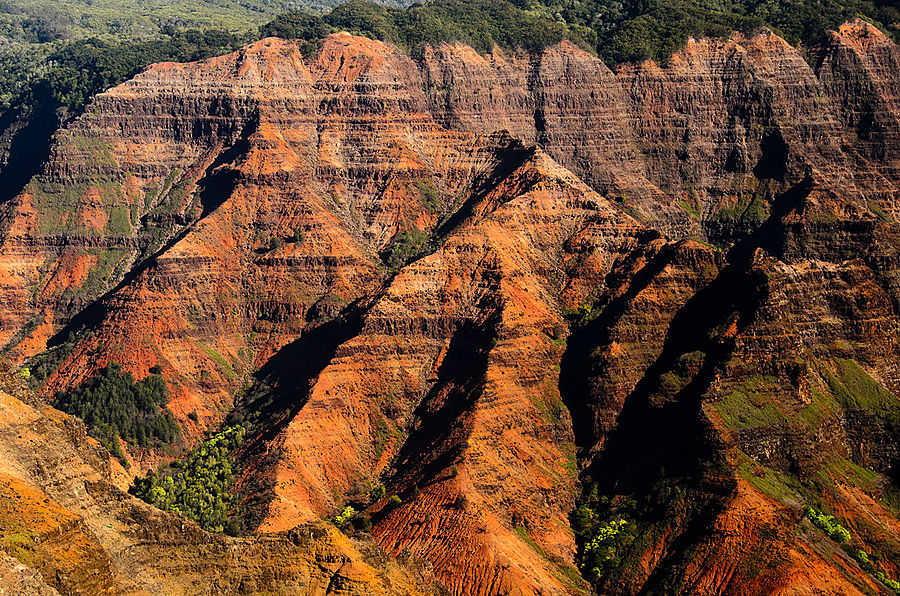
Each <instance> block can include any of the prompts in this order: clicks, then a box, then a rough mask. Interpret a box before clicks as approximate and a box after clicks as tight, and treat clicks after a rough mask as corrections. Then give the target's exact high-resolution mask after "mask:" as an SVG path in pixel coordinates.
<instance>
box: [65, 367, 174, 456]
mask: <svg viewBox="0 0 900 596" xmlns="http://www.w3.org/2000/svg"><path fill="white" fill-rule="evenodd" d="M168 401H169V393H168V389H167V386H166V381H165V380H164V379H163V378H162V376H160V375H157V374H151V375H149V376H147V378H145V379H143V380H141V381H137V382H135V380H134V377H133V376H132V375H131V373H130V372H128V371H126V370H124V369H123V368H122V366H121V365H120V364H117V363H114V362H111V363H110V364H109V365H107V366H106V367H105V368H103V369H101V370H100V371H98V372H97V373H96V374H94V375H93V376H91V377H89V378H88V379H87V380H86V381H85V382H84V383H82V384H81V385H79V386H78V387H76V388H74V389H72V390H70V391H67V392H63V393H60V394H59V395H57V397H56V403H55V404H54V405H55V406H56V407H57V408H59V409H60V410H62V411H63V412H67V413H69V414H72V415H75V416H78V417H79V418H81V419H82V420H84V422H85V423H86V424H87V425H88V429H89V430H90V433H91V435H92V436H94V437H95V438H97V440H99V441H100V443H101V444H102V445H103V446H104V447H106V449H107V450H109V452H110V453H112V454H113V455H116V456H118V457H120V458H122V459H124V455H123V453H122V450H121V448H120V447H119V441H118V439H119V437H121V438H122V439H124V440H126V441H128V442H130V443H134V444H136V445H139V446H141V447H148V446H158V445H160V444H162V443H172V442H173V441H174V440H175V439H176V438H177V437H178V434H179V428H178V423H177V422H175V418H174V417H173V416H172V414H171V412H169V410H168V409H167V408H166V403H167V402H168Z"/></svg>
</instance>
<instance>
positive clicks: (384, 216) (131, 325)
mask: <svg viewBox="0 0 900 596" xmlns="http://www.w3.org/2000/svg"><path fill="white" fill-rule="evenodd" d="M818 50H819V52H820V58H821V60H820V61H819V63H818V66H817V67H815V68H813V67H811V66H810V65H809V64H808V63H807V62H806V60H804V58H803V56H802V55H801V53H800V52H799V51H798V50H797V49H795V48H793V47H791V46H790V45H788V44H787V43H785V42H784V41H783V40H782V39H780V38H778V37H777V36H775V35H772V34H768V33H767V34H760V35H757V36H753V37H742V36H736V37H734V38H733V39H731V40H728V41H721V40H699V41H695V40H692V41H690V42H689V43H688V45H687V47H686V48H684V49H683V50H682V51H680V52H679V53H677V54H676V55H675V56H673V58H672V60H671V63H670V64H669V65H667V66H665V67H661V66H659V65H657V64H653V63H649V62H648V63H645V64H640V65H632V66H623V67H620V68H619V69H617V71H616V72H612V71H611V70H609V69H608V68H607V67H606V66H604V65H603V64H602V63H601V62H600V61H598V60H597V59H596V57H594V56H591V55H590V54H588V53H586V52H584V51H582V50H580V49H578V48H576V47H575V46H573V45H571V44H568V43H564V44H562V45H560V46H557V47H553V48H549V49H547V50H545V51H544V52H543V53H541V54H539V55H536V56H529V55H526V54H515V53H504V52H501V51H499V50H497V51H495V52H494V53H493V54H491V55H486V56H482V55H479V54H477V53H476V52H474V51H473V50H472V49H471V48H468V47H467V46H463V45H452V46H451V45H446V44H445V45H442V46H440V47H436V48H428V49H427V50H426V51H425V52H424V55H423V56H422V57H421V58H420V59H419V60H417V61H414V60H412V59H411V58H409V57H407V56H406V55H404V54H403V53H402V52H400V51H399V50H397V49H396V48H394V47H391V46H388V45H385V44H383V43H381V42H375V41H371V40H367V39H364V38H360V37H353V36H350V35H348V34H336V35H332V36H330V37H329V38H328V39H327V40H326V41H325V44H324V46H323V47H322V48H321V50H320V51H319V53H318V54H317V55H316V56H315V57H314V58H312V59H305V58H304V57H303V56H302V55H301V53H300V51H299V49H298V47H297V45H296V44H295V43H293V42H290V41H284V40H278V39H266V40H262V41H260V42H257V43H255V44H252V45H250V46H247V47H245V48H243V49H242V50H240V51H238V52H236V53H234V54H230V55H228V56H223V57H219V58H214V59H211V60H206V61H203V62H197V63H191V64H158V65H154V66H151V67H149V68H148V69H147V70H145V71H144V72H143V73H141V74H139V75H138V76H137V77H135V78H134V79H133V80H131V81H129V82H127V83H125V84H123V85H121V86H119V87H116V88H114V89H111V90H109V91H107V92H106V93H103V94H101V95H99V96H97V98H96V99H95V100H94V102H93V103H92V104H91V105H90V106H89V108H88V109H87V111H86V112H85V114H84V115H83V116H82V117H80V118H79V119H78V120H76V121H75V122H74V123H73V124H72V125H71V126H70V127H69V128H67V129H66V130H64V131H61V132H60V133H59V135H58V139H57V141H56V144H55V145H54V148H53V151H52V153H51V157H50V159H49V161H48V162H47V164H46V165H45V168H44V170H43V172H42V174H40V175H39V176H37V177H36V178H35V179H34V180H32V181H31V183H30V184H29V185H28V187H27V188H26V189H25V190H24V191H23V192H22V194H21V195H20V196H18V197H17V198H16V199H15V200H14V201H11V202H9V203H8V204H5V205H3V206H0V209H3V218H4V222H5V224H6V225H5V226H4V227H3V230H4V231H3V235H2V236H0V297H2V299H3V301H4V304H5V305H6V306H5V307H4V309H2V310H0V339H3V340H4V341H8V347H9V349H10V350H11V352H12V353H13V354H16V355H17V356H18V357H19V358H20V359H24V358H26V357H29V356H32V355H34V354H35V353H37V352H40V351H41V350H43V349H44V348H45V347H47V345H48V343H49V344H50V345H59V346H60V347H58V348H56V349H55V350H54V351H51V352H49V353H48V354H46V355H44V356H41V358H44V359H45V360H44V362H47V361H50V362H52V363H53V366H52V367H50V368H51V370H52V372H51V373H50V374H49V376H48V377H47V378H46V379H45V380H44V383H43V392H44V394H45V395H47V396H52V395H53V394H54V393H56V392H57V391H59V390H64V389H65V388H67V387H69V386H71V385H72V384H74V383H77V382H79V381H80V380H82V379H84V378H85V377H86V376H88V375H89V374H90V373H91V372H93V371H94V370H96V369H98V368H99V367H102V366H103V365H104V364H106V363H107V362H109V361H119V362H122V363H124V364H125V365H126V367H127V368H129V369H130V370H132V371H133V372H134V373H135V374H136V376H138V377H142V376H144V375H145V374H146V373H147V371H148V369H149V368H150V367H151V366H154V365H160V366H161V367H162V369H163V374H164V376H165V377H166V379H167V380H168V382H169V385H170V388H171V389H172V393H173V400H172V403H171V405H170V407H171V408H172V410H173V412H174V413H175V415H176V417H178V418H179V420H181V421H182V422H183V425H184V428H185V431H186V434H187V435H188V436H189V437H197V436H199V435H200V434H201V433H202V432H203V431H204V430H205V429H208V428H211V427H214V426H215V425H217V424H219V423H220V422H221V421H222V419H223V418H224V416H225V414H226V412H228V411H229V410H231V409H232V408H234V407H235V406H236V407H237V411H238V412H240V413H241V415H243V416H244V417H246V418H247V419H248V420H250V426H251V428H252V430H253V433H252V434H251V438H250V439H249V441H248V443H247V444H246V445H245V446H244V447H243V448H242V449H241V452H240V454H239V455H240V458H241V463H242V466H241V475H240V478H239V481H238V485H237V490H238V491H240V493H241V494H243V495H244V496H245V497H246V505H247V509H248V511H249V512H250V518H249V519H250V521H251V522H252V525H253V527H254V529H255V530H256V531H258V532H259V533H261V534H263V535H269V534H275V535H278V536H282V534H279V533H281V532H287V531H289V530H290V529H291V528H294V527H295V526H297V525H298V524H302V523H308V522H314V521H315V520H319V519H321V518H326V517H331V516H333V515H335V514H336V513H337V512H338V511H340V510H341V509H342V508H343V507H344V506H345V505H346V504H347V503H354V504H356V505H357V506H360V504H361V506H362V508H364V509H365V511H364V513H365V515H366V516H367V518H368V519H371V521H372V526H371V529H370V533H371V537H372V538H373V539H374V540H375V541H376V542H377V543H378V544H379V545H380V547H381V548H382V549H383V550H384V551H385V552H386V553H387V554H389V555H391V556H393V557H397V559H398V560H404V561H405V560H412V561H418V562H420V563H421V564H422V565H424V566H425V567H426V568H427V569H429V573H431V574H433V576H434V577H435V578H437V580H439V581H440V582H441V583H442V584H443V585H444V586H445V587H446V588H447V589H449V590H450V591H451V592H452V593H454V594H484V595H488V594H506V593H513V594H568V593H587V592H589V591H590V589H591V587H590V586H589V585H588V583H587V582H585V581H584V580H582V579H581V577H580V574H579V570H577V568H576V566H577V564H578V562H579V561H580V560H581V558H580V557H581V555H584V545H583V539H584V537H583V536H582V537H577V536H576V535H575V532H574V531H573V528H572V525H571V523H570V519H571V518H570V516H571V514H572V511H573V509H574V508H575V507H576V505H577V504H579V503H580V504H583V505H585V506H586V507H589V508H590V507H593V508H594V509H592V514H591V515H595V516H599V515H601V509H600V507H601V506H602V507H606V506H607V505H609V504H612V505H611V506H612V507H618V504H620V503H632V505H630V506H629V507H630V508H627V510H626V508H623V509H622V510H621V511H624V513H621V512H620V511H619V510H618V509H615V510H614V513H615V515H616V516H619V515H621V516H624V517H622V519H623V520H625V522H626V523H627V524H633V527H635V528H637V529H636V530H635V532H636V534H635V535H634V537H633V539H631V540H630V541H629V542H623V543H621V544H619V545H617V549H618V550H616V552H615V553H614V554H615V556H614V557H611V558H610V561H612V562H610V563H609V565H610V567H609V568H608V569H606V568H604V570H600V569H599V568H598V570H597V572H596V573H594V571H593V570H592V569H591V568H585V569H582V570H581V571H582V572H583V573H584V575H585V576H586V577H589V578H591V579H592V580H593V582H594V587H595V588H598V589H599V590H600V591H601V592H603V593H617V594H633V593H639V592H662V593H683V594H770V593H783V594H788V593H809V594H813V593H819V592H822V591H825V592H828V593H872V592H873V591H877V590H880V589H882V585H881V584H879V583H878V582H877V580H875V579H873V576H872V575H870V574H868V573H867V572H865V571H864V570H863V569H861V568H860V567H859V566H858V565H856V563H855V562H854V561H853V560H852V559H850V558H848V557H847V556H846V555H845V554H844V552H843V551H842V550H840V549H839V548H837V547H836V546H835V545H834V544H833V543H832V542H830V541H829V540H828V539H827V537H824V534H822V533H821V532H820V531H819V530H817V529H816V528H815V527H813V526H812V525H811V524H809V523H808V522H806V521H803V519H802V514H801V512H800V510H801V508H802V506H803V504H805V503H813V504H817V506H821V507H826V508H827V509H828V510H829V511H832V512H835V513H837V514H839V515H841V516H842V517H841V519H842V520H844V521H845V522H846V523H847V524H848V525H849V526H850V527H851V529H852V530H853V531H854V533H855V536H856V538H855V540H857V542H854V543H853V545H854V548H864V549H869V550H871V551H872V552H873V553H874V552H876V551H877V552H878V553H879V554H881V555H882V559H883V560H884V563H883V564H882V565H883V567H882V568H883V569H884V570H885V571H886V572H888V574H889V575H890V574H893V575H892V576H896V575H897V565H898V563H900V560H894V559H892V558H891V557H893V556H894V555H895V554H900V545H898V544H897V542H896V536H895V533H894V534H893V535H892V532H893V529H895V526H896V523H895V522H896V516H895V515H894V513H892V512H891V509H890V506H889V505H886V504H885V503H886V502H888V501H889V498H890V495H891V494H893V493H891V490H893V488H892V484H891V483H892V481H891V478H893V477H894V476H892V475H893V474H895V471H896V469H897V468H896V466H897V465H898V461H900V460H898V457H900V453H898V450H897V439H898V438H900V434H898V428H897V426H896V420H897V419H900V418H898V417H895V416H897V415H900V414H898V413H900V404H898V403H895V402H897V398H896V396H895V393H896V392H898V391H900V377H898V372H897V371H898V370H900V368H898V367H897V361H898V360H897V358H898V347H900V346H898V343H897V337H898V330H900V329H898V326H900V318H898V316H897V305H898V304H900V282H898V275H897V271H898V263H900V259H898V250H897V249H898V246H900V243H898V240H897V238H898V236H897V234H896V224H895V223H894V221H895V216H896V215H897V208H896V205H897V202H896V199H897V193H898V188H900V169H898V156H900V133H898V131H900V124H898V122H900V121H898V106H897V105H896V103H897V97H900V78H897V76H896V72H897V70H898V68H897V66H898V64H900V49H898V48H897V46H896V45H895V44H893V43H892V42H891V41H889V40H888V39H887V38H886V37H885V36H884V35H883V34H881V33H880V32H878V30H876V29H874V28H873V27H870V26H868V25H866V24H864V23H861V22H853V23H848V24H847V25H845V26H843V27H842V28H841V29H840V30H839V31H837V32H835V33H834V34H833V35H832V37H831V39H830V40H829V41H828V43H827V44H825V45H824V46H823V47H821V48H819V49H818ZM716 245H717V246H719V248H716V247H715V246H716ZM70 333H71V334H72V335H71V336H70ZM47 359H49V360H47ZM248 386H249V389H248V390H246V391H243V392H240V390H241V389H242V388H246V387H248ZM239 392H240V395H241V396H242V397H241V398H240V399H239V400H238V402H237V403H235V396H236V395H238V394H239ZM892 392H893V393H892ZM195 412H196V413H197V416H196V417H194V416H191V417H190V418H189V417H188V415H189V414H193V413H195ZM193 418H196V420H193ZM153 461H155V460H154V459H153V457H149V458H148V459H147V461H145V462H143V463H142V464H141V465H142V466H143V467H147V466H149V465H150V463H152V462H153ZM0 471H2V469H0ZM9 484H10V486H12V481H10V483H9ZM32 484H34V482H32ZM379 485H383V487H384V489H385V490H384V491H383V493H381V492H377V493H372V494H375V495H377V496H376V497H375V498H374V499H370V498H369V496H368V495H369V494H370V492H371V491H372V489H373V488H375V487H378V486H379ZM16 486H18V485H16ZM0 488H2V487H0ZM13 488H14V489H15V490H16V492H17V493H22V494H25V493H26V492H27V491H26V489H24V488H16V487H13ZM11 490H12V489H11ZM41 490H43V489H41ZM29 494H30V493H29ZM51 497H53V498H56V497H55V496H53V495H51ZM392 497H397V498H392ZM398 499H399V503H398ZM62 506H63V507H67V506H68V505H66V504H65V503H63V504H62ZM54 511H55V509H54ZM61 516H62V517H64V512H63V513H60V515H58V516H56V517H55V518H54V519H56V518H60V519H61V518H62V517H61ZM609 519H614V518H609ZM872 519H876V520H882V521H879V522H877V523H875V522H872V521H871V520H872ZM865 520H869V521H865ZM334 534H335V536H332V537H331V538H328V541H332V540H340V537H339V535H337V533H336V532H335V533H334ZM320 538H321V537H320ZM261 540H264V539H262V538H261ZM317 540H318V538H317ZM323 540H324V539H323ZM102 542H103V541H102V540H101V543H102ZM273 544H274V543H273ZM317 544H318V543H317ZM329 544H331V542H329ZM85 545H86V546H85V549H87V550H90V548H94V545H93V543H91V544H90V545H88V543H87V542H85ZM103 548H107V547H106V543H103ZM248 548H249V547H248ZM272 548H277V544H275V545H274V546H272ZM323 548H324V547H323ZM328 548H332V547H331V546H329V547H328ZM335 548H337V547H335ZM340 548H344V546H340ZM347 548H349V547H347ZM92 552H93V551H92ZM98 552H99V553H100V554H98V555H97V557H96V560H98V561H100V560H103V558H102V552H103V549H99V550H98ZM348 552H349V551H348ZM347 557H349V558H348V559H346V560H347V561H351V560H353V561H355V555H347ZM116 560H117V559H116V558H115V557H113V567H111V569H113V571H110V572H109V573H110V578H112V579H110V580H109V581H110V582H113V583H114V582H116V581H119V580H118V579H116V578H117V577H118V576H116V571H115V565H116V564H117V563H116ZM0 564H2V560H0ZM345 567H346V569H345V568H344V567H340V570H343V571H345V572H346V573H345V575H347V576H348V577H350V576H352V577H357V576H359V577H360V578H362V579H359V583H356V584H353V585H354V586H356V587H357V588H359V587H360V586H362V587H363V588H360V589H364V587H365V586H367V585H370V584H369V583H367V582H369V581H370V580H371V581H374V580H373V579H372V578H374V577H375V576H376V575H377V573H380V572H378V571H377V570H376V571H373V570H372V569H370V568H368V567H366V568H362V567H359V566H358V565H357V564H356V563H353V564H350V562H348V563H347V565H345ZM104 569H105V568H104ZM332 571H334V570H332ZM104 573H105V572H104ZM385 573H387V572H385ZM363 576H364V577H363ZM352 577H351V579H348V580H347V581H350V582H351V584H352V583H353V582H352V581H351V580H352ZM398 577H399V576H398ZM404 577H405V576H404ZM179 581H180V580H179ZM229 581H231V580H229ZM235 581H237V580H235ZM248 581H249V580H248ZM254 581H257V580H256V579H254ZM353 581H356V580H353ZM397 581H401V580H399V579H398V580H397ZM403 581H407V579H403ZM409 581H412V580H409ZM110 585H112V584H110ZM229 585H231V584H229ZM404 585H405V584H404ZM410 585H412V584H410ZM261 589H262V588H261Z"/></svg>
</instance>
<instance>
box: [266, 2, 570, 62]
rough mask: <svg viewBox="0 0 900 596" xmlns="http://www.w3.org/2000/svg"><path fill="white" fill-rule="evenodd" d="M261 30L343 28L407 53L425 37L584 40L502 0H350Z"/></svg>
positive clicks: (514, 43) (319, 32) (520, 42)
mask: <svg viewBox="0 0 900 596" xmlns="http://www.w3.org/2000/svg"><path fill="white" fill-rule="evenodd" d="M261 31H262V32H263V33H265V34H268V35H279V36H281V37H287V38H296V39H303V40H307V41H314V40H315V39H316V38H319V37H322V36H324V35H326V34H327V33H329V32H331V31H349V32H351V33H355V34H359V35H365V36H366V37H370V38H373V39H380V40H384V41H389V42H392V43H395V44H397V45H399V46H401V47H403V48H406V49H407V50H410V51H412V52H413V53H417V52H418V51H420V50H421V48H422V47H423V46H424V45H425V44H426V43H431V44H434V43H440V42H442V41H447V42H453V41H462V42H465V43H468V44H469V45H471V46H472V47H474V48H475V49H477V50H479V51H482V52H487V51H490V50H491V48H492V47H493V46H494V44H497V45H499V46H501V47H506V48H517V47H521V48H526V49H529V50H540V49H542V48H544V47H546V46H549V45H552V44H555V43H559V42H560V41H562V40H563V39H565V38H569V39H573V40H575V41H577V42H579V43H582V44H586V43H587V42H586V41H585V40H584V39H583V36H582V34H581V32H579V31H576V30H573V29H570V28H569V27H567V26H566V25H565V24H564V23H561V22H557V21H555V20H553V19H549V18H546V17H545V16H544V15H542V14H541V13H540V12H539V11H530V10H524V9H523V8H521V7H518V6H516V5H514V4H513V3H512V2H507V1H506V0H432V1H431V2H427V3H416V4H413V5H412V6H410V7H409V8H407V9H405V10H403V9H398V8H391V7H387V6H382V5H380V4H375V3H373V2H365V1H364V0H350V2H346V3H344V4H341V5H340V6H337V7H336V8H335V9H334V10H332V11H331V12H330V13H329V14H327V15H325V16H324V17H322V18H320V17H318V16H311V15H306V14H304V13H302V12H297V13H290V14H288V15H282V16H280V17H278V18H277V19H275V20H274V21H272V22H271V23H270V24H269V25H266V26H264V27H263V28H262V29H261Z"/></svg>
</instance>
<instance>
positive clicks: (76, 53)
mask: <svg viewBox="0 0 900 596" xmlns="http://www.w3.org/2000/svg"><path fill="white" fill-rule="evenodd" d="M247 40H248V38H247V37H244V36H238V35H234V34H231V33H227V32H225V31H217V30H209V31H198V30H188V31H174V32H172V33H171V34H170V35H165V36H162V37H159V38H157V39H153V40H146V41H122V42H111V41H105V40H100V39H83V40H79V41H75V42H72V43H70V44H67V45H65V46H63V47H62V48H60V49H59V50H57V51H55V52H53V53H52V54H50V57H49V59H50V61H51V64H53V67H52V68H50V69H49V70H48V71H47V73H46V74H45V75H44V76H43V77H41V78H40V79H39V80H37V81H36V82H35V83H34V84H33V85H32V86H31V89H30V90H29V91H28V93H29V94H30V95H31V97H26V98H24V100H25V101H30V102H32V103H40V102H48V101H49V102H52V103H53V104H55V105H58V106H63V107H67V108H69V109H71V110H75V111H78V110H80V109H82V108H83V107H84V105H85V104H86V103H87V102H88V100H89V99H90V98H91V97H93V96H94V95H95V94H97V93H100V92H101V91H104V90H106V89H108V88H110V87H112V86H114V85H117V84H119V83H121V82H123V81H125V80H127V79H129V78H130V77H132V76H134V75H135V74H137V73H138V72H139V71H140V70H141V69H142V68H144V67H145V66H147V65H148V64H152V63H154V62H161V61H176V62H189V61H192V60H199V59H201V58H206V57H209V56H216V55H219V54H224V53H227V52H229V51H232V50H234V49H236V48H237V47H240V45H241V44H242V43H245V42H246V41H247Z"/></svg>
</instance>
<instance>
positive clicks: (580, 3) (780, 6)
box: [543, 0, 900, 64]
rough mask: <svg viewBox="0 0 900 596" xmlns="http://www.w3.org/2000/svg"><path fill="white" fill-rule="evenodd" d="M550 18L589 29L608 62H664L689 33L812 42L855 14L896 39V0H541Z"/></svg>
mask: <svg viewBox="0 0 900 596" xmlns="http://www.w3.org/2000/svg"><path fill="white" fill-rule="evenodd" d="M543 2H544V5H545V6H546V8H547V11H548V13H549V14H550V15H552V17H553V18H555V19H559V20H561V21H564V22H566V23H568V24H569V26H573V25H574V26H586V27H590V28H591V29H592V30H593V32H594V34H595V35H596V47H597V51H598V53H599V54H600V56H601V57H602V58H603V59H604V60H606V61H607V62H608V63H610V64H615V63H619V62H629V61H637V60H643V59H645V58H654V59H656V60H658V61H665V60H667V59H668V58H669V56H671V54H672V52H674V51H675V50H677V49H678V48H680V47H681V46H683V45H684V44H685V43H686V42H687V39H688V37H689V36H692V35H693V36H695V37H699V36H712V37H727V36H728V35H730V34H731V32H732V31H744V32H753V31H755V30H757V29H759V28H761V27H769V28H771V29H773V30H774V31H775V32H776V33H779V34H780V35H782V36H783V37H785V39H787V40H788V41H789V42H791V43H794V44H797V43H800V42H803V43H804V44H807V45H809V44H815V43H818V42H820V41H821V39H822V37H823V36H824V35H825V33H826V32H827V31H828V30H831V29H835V28H836V27H838V26H839V25H840V24H841V23H844V22H846V21H848V20H850V19H852V18H854V17H857V16H862V17H864V18H868V19H869V20H871V21H873V22H875V23H876V24H878V25H879V26H881V27H882V28H883V29H884V30H885V31H888V32H890V33H891V34H892V35H894V37H895V39H896V38H898V35H897V34H898V29H897V26H896V25H897V24H898V23H900V11H898V5H897V3H896V1H895V0H562V1H559V0H543Z"/></svg>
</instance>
